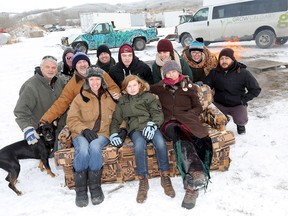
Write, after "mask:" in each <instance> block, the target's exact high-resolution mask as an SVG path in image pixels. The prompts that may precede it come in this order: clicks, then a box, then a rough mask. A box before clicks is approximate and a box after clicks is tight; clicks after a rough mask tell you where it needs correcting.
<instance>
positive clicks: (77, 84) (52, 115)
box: [41, 72, 120, 123]
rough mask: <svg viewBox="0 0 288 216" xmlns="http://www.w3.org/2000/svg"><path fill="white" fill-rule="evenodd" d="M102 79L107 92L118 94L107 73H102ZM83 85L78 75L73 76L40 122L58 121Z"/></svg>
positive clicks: (117, 89)
mask: <svg viewBox="0 0 288 216" xmlns="http://www.w3.org/2000/svg"><path fill="white" fill-rule="evenodd" d="M104 79H105V82H106V83H107V86H108V90H109V91H110V92H111V93H113V92H117V93H120V89H119V87H118V86H117V85H116V83H115V82H114V81H113V80H112V79H111V77H110V76H109V74H108V73H106V72H104ZM83 83H84V79H82V78H81V77H80V76H79V75H77V74H74V75H73V77H72V78H71V79H70V80H69V82H68V83H67V84H66V86H65V87H64V89H63V91H62V93H61V95H60V96H59V98H58V99H57V100H56V101H55V102H54V104H53V105H52V106H51V107H50V108H49V109H48V111H47V112H46V113H45V114H44V115H43V116H42V118H41V121H43V122H49V123H51V122H52V121H53V120H55V119H58V118H60V117H61V115H63V114H64V113H65V112H66V111H67V110H68V108H69V106H70V104H71V103H72V101H73V99H74V98H75V97H76V95H77V94H79V92H80V89H81V86H82V85H83Z"/></svg>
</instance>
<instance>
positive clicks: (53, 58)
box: [42, 55, 57, 62]
mask: <svg viewBox="0 0 288 216" xmlns="http://www.w3.org/2000/svg"><path fill="white" fill-rule="evenodd" d="M46 59H52V60H54V61H56V62H57V59H56V58H55V57H54V56H50V55H47V56H44V57H43V58H42V60H46Z"/></svg>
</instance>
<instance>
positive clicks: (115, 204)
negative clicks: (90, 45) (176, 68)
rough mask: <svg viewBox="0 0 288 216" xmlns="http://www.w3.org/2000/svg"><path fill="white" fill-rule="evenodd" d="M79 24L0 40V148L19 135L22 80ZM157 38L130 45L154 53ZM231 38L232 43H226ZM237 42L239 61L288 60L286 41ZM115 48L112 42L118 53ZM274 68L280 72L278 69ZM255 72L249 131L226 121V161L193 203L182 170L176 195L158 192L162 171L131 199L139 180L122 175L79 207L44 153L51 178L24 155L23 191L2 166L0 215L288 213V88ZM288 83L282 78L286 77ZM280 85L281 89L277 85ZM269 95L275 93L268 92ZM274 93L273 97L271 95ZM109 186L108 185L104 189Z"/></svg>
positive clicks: (57, 51)
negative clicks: (189, 205) (188, 203)
mask: <svg viewBox="0 0 288 216" xmlns="http://www.w3.org/2000/svg"><path fill="white" fill-rule="evenodd" d="M173 30H174V29H173V28H168V29H159V34H163V35H165V34H167V33H173ZM75 32H77V33H78V32H80V29H69V30H67V31H65V32H52V33H48V34H46V35H45V37H43V38H30V39H27V38H21V42H19V43H15V44H10V45H4V46H0V59H1V69H0V78H1V85H0V92H1V93H0V94H1V102H2V106H1V112H0V119H1V121H0V128H1V131H0V148H3V147H4V146H6V145H8V144H11V143H13V142H16V141H18V140H20V139H22V138H23V134H22V132H21V130H20V129H19V127H18V125H17V124H16V122H15V117H14V115H13V109H14V107H15V104H16V101H17V99H18V92H19V89H20V87H21V85H22V84H23V83H24V81H25V80H27V79H28V78H29V77H30V76H32V75H33V72H34V67H35V66H37V65H38V64H39V63H40V61H41V59H42V57H43V56H44V55H54V56H55V57H57V58H58V59H59V60H60V59H61V56H62V52H63V50H62V49H61V47H60V45H59V43H60V39H61V37H62V36H67V35H69V34H71V33H75ZM156 45H157V42H153V43H152V44H150V45H147V48H146V49H145V50H144V51H141V52H140V51H139V52H136V55H137V56H138V57H139V58H140V59H142V60H145V61H146V60H153V59H154V58H155V53H156ZM173 45H174V48H175V49H176V50H178V51H179V52H180V51H181V50H182V47H181V46H180V44H178V43H176V42H173ZM224 45H227V44H224V43H217V44H212V45H211V46H209V48H210V49H211V51H213V52H215V53H219V51H220V50H221V49H222V48H223V46H224ZM230 45H234V44H230ZM240 45H241V46H236V47H235V49H236V50H237V52H239V53H240V54H241V59H242V60H243V61H248V60H254V59H257V58H262V59H267V60H278V61H284V62H288V49H287V48H288V45H287V44H286V45H284V46H278V47H274V48H272V49H268V50H262V49H259V48H257V47H256V46H255V44H254V42H245V43H244V42H243V43H240ZM117 53H118V49H112V55H113V57H114V58H115V59H116V60H117V59H118V57H117ZM89 56H90V57H91V62H93V63H95V62H96V54H95V51H93V52H90V53H89ZM281 71H282V72H280V71H279V72H277V71H276V72H274V76H275V77H277V76H283V77H279V81H278V82H282V84H279V83H278V85H279V86H285V84H286V82H287V73H288V71H287V69H282V70H281ZM278 73H279V75H278ZM263 75H265V76H262V75H261V73H257V78H259V82H260V84H261V86H262V87H263V91H262V92H261V94H260V96H259V97H258V98H256V99H254V100H253V101H252V102H250V103H249V122H248V124H247V126H246V130H247V133H246V134H245V135H241V136H240V135H238V134H237V133H236V127H235V125H234V124H233V123H232V122H231V121H230V122H229V123H228V125H227V129H229V130H232V131H233V132H234V133H235V135H236V144H235V145H233V146H231V151H230V158H231V159H232V162H231V165H230V169H229V171H226V172H211V183H210V184H209V185H208V189H207V191H206V193H204V191H201V192H200V194H199V197H198V199H197V203H196V207H195V208H194V209H192V210H186V209H183V208H181V202H182V200H183V197H184V194H185V191H184V189H183V184H182V180H181V178H180V177H173V178H172V183H173V186H174V188H175V190H176V197H175V198H173V199H172V198H169V197H167V196H166V195H164V192H163V189H162V187H161V186H160V179H159V178H154V179H150V180H149V184H150V190H149V192H148V199H147V201H146V202H145V203H144V204H138V203H136V193H137V190H138V182H127V183H124V184H123V186H124V187H123V188H121V189H119V190H117V191H114V192H111V190H113V189H115V188H117V187H118V186H119V185H121V186H122V184H104V185H103V186H102V188H103V191H104V194H105V200H104V202H103V203H102V204H101V205H99V206H93V205H92V204H91V202H90V203H89V205H88V206H87V207H86V208H78V207H76V205H75V203H74V199H75V192H74V191H73V190H69V189H68V188H67V187H64V173H63V171H62V168H61V167H56V166H55V163H54V159H50V165H51V168H52V171H53V172H54V173H56V177H55V178H51V177H50V176H49V175H47V174H46V173H41V172H40V171H39V169H38V168H37V166H38V162H39V161H37V160H33V159H28V160H22V161H21V162H20V164H21V172H20V175H19V178H18V179H19V183H18V184H17V187H18V188H19V189H20V190H21V191H23V192H24V195H23V196H20V197H18V196H16V194H15V193H14V192H13V191H12V190H11V189H10V188H8V186H7V185H8V183H7V182H6V181H5V180H4V179H5V177H6V175H7V173H6V172H5V171H4V170H2V169H1V170H0V200H1V201H0V209H1V213H0V215H4V214H5V215H9V216H26V215H29V216H34V215H35V216H36V215H37V216H38V215H49V216H50V215H79V214H81V215H92V214H97V215H120V216H121V215H127V216H129V215H131V216H132V215H167V216H169V215H179V216H182V215H183V216H184V215H213V216H226V215H227V216H230V215H233V216H238V215H239V216H242V215H249V216H258V215H259V216H260V215H261V216H262V215H277V216H285V215H288V207H287V204H286V202H287V200H288V181H287V180H288V172H287V166H285V165H287V160H288V151H287V141H286V132H287V129H288V114H287V107H288V100H287V97H286V96H287V88H286V89H285V88H282V89H278V90H277V89H274V90H271V89H269V88H268V87H269V84H270V82H272V81H271V80H270V78H269V76H272V75H273V74H271V73H269V72H267V73H264V72H263ZM286 87H287V85H286ZM279 91H280V92H279ZM274 95H275V99H273V97H274ZM276 96H277V97H276ZM110 192H111V193H110Z"/></svg>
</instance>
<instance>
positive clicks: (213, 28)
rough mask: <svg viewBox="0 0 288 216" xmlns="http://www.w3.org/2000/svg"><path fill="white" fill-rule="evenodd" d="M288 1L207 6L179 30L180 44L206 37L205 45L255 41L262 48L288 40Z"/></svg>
mask: <svg viewBox="0 0 288 216" xmlns="http://www.w3.org/2000/svg"><path fill="white" fill-rule="evenodd" d="M287 7H288V0H254V1H252V0H242V1H241V2H240V1H237V2H235V1H234V2H231V1H230V2H229V3H228V2H227V3H221V4H214V5H210V6H205V7H202V8H201V9H199V10H198V11H197V12H196V13H195V14H194V16H193V19H192V20H191V21H190V22H187V23H183V24H180V25H178V26H177V27H176V33H177V35H178V36H177V38H178V42H179V43H181V44H182V46H183V47H184V46H186V45H189V43H190V42H191V40H195V38H198V37H202V38H203V39H204V41H205V44H206V45H208V44H210V43H213V42H224V41H229V40H239V41H251V40H255V42H256V45H257V46H258V47H260V48H269V47H271V46H272V45H273V44H275V43H276V44H281V45H282V44H285V43H286V42H287V40H288V11H287Z"/></svg>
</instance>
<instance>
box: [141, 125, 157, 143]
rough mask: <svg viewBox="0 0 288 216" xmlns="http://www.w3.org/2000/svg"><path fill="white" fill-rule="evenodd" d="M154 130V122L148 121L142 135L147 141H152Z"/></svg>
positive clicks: (155, 127)
mask: <svg viewBox="0 0 288 216" xmlns="http://www.w3.org/2000/svg"><path fill="white" fill-rule="evenodd" d="M156 130H157V125H156V124H155V123H154V122H152V121H149V122H147V126H146V127H145V128H144V129H143V131H142V135H143V137H144V138H145V139H146V140H147V141H149V140H152V139H153V137H154V135H155V131H156Z"/></svg>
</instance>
